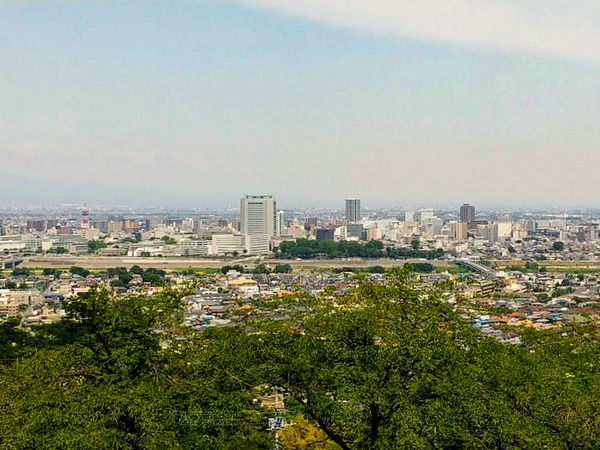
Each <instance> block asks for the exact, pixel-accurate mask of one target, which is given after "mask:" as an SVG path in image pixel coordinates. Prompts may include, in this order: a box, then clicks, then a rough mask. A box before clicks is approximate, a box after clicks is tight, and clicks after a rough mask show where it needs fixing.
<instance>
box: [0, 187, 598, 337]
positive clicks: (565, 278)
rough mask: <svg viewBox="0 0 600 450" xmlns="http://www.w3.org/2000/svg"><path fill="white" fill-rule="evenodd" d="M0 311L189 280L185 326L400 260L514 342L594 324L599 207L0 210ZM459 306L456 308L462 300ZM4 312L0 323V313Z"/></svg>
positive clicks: (42, 318)
mask: <svg viewBox="0 0 600 450" xmlns="http://www.w3.org/2000/svg"><path fill="white" fill-rule="evenodd" d="M0 214H1V216H0V217H1V220H0V318H1V317H10V316H22V317H23V319H24V320H23V325H24V326H28V325H35V324H40V323H51V322H53V321H56V320H59V319H61V318H63V317H64V316H65V311H64V309H63V307H62V306H63V301H64V300H67V299H69V298H72V297H75V296H77V295H78V294H81V293H84V292H88V291H89V290H90V289H92V287H93V286H95V285H101V286H104V287H106V288H108V289H112V290H115V291H118V292H120V293H122V294H125V295H126V294H127V293H135V294H139V293H140V292H142V293H145V294H147V295H148V296H151V295H153V293H155V292H156V291H157V290H159V289H162V288H163V287H164V286H165V285H166V284H169V283H171V284H173V285H178V284H186V283H187V284H188V285H189V283H195V284H194V286H195V287H194V294H193V295H189V296H187V297H186V298H185V299H184V302H185V304H186V305H187V307H186V310H187V313H186V315H185V317H184V319H183V320H184V322H185V324H186V325H188V326H190V327H192V328H193V329H195V330H197V331H203V330H204V329H206V328H207V327H226V326H230V325H231V318H230V314H231V312H232V310H235V309H236V308H244V307H250V306H249V305H250V303H251V302H252V301H253V300H256V299H261V298H262V299H264V298H268V297H277V296H280V297H281V296H283V295H285V294H286V293H290V292H297V291H298V290H300V291H302V292H306V293H309V294H313V295H315V294H317V293H319V292H322V291H323V290H324V289H326V288H331V287H334V288H335V289H336V292H338V293H339V295H342V296H343V295H346V294H348V293H350V292H352V290H353V289H355V288H356V286H357V284H358V282H359V281H358V278H357V277H356V275H358V274H364V275H363V276H364V277H367V278H368V279H370V280H374V281H379V282H382V283H383V282H385V279H386V273H390V272H392V271H394V270H398V269H400V268H403V267H406V270H410V271H411V273H412V276H413V277H415V279H417V280H418V281H419V283H423V284H425V285H428V286H431V287H434V286H437V287H440V288H441V289H443V291H444V296H445V297H444V298H446V299H447V301H448V302H449V303H450V304H455V305H457V307H460V308H462V309H463V310H464V311H465V312H468V313H469V317H470V318H471V320H472V323H473V326H475V327H477V328H480V329H481V330H482V332H483V333H484V334H487V335H491V336H494V337H496V338H497V339H499V340H501V341H503V342H506V343H509V344H518V343H519V341H520V333H519V330H520V329H522V327H531V328H535V329H540V330H544V329H549V328H560V327H561V326H563V325H564V324H566V323H572V322H577V321H583V320H589V318H590V317H591V318H592V320H598V319H599V317H600V306H599V305H600V303H599V291H598V281H599V275H600V261H599V258H600V247H599V242H600V241H599V240H598V228H599V223H600V215H594V213H593V212H557V211H539V212H535V213H532V212H522V211H520V212H497V211H485V212H478V211H476V210H475V207H474V206H471V205H468V204H464V205H462V206H460V207H458V208H456V210H455V211H453V210H439V211H438V210H433V209H420V210H415V211H408V210H391V209H381V210H373V209H370V210H363V209H361V201H360V200H359V199H347V200H346V201H345V211H336V210H328V209H319V210H313V211H310V212H306V211H293V210H281V209H278V205H277V202H276V199H275V198H274V197H273V196H267V195H261V196H245V197H244V198H242V199H241V201H240V207H239V209H234V208H227V209H224V210H220V211H218V210H215V211H191V210H187V211H176V210H172V211H165V210H153V209H141V210H134V209H131V208H101V207H94V208H90V209H88V208H87V207H86V206H84V207H77V206H73V205H72V206H63V207H56V208H44V209H24V210H17V209H6V208H5V209H0ZM465 305H466V306H465ZM0 320H2V319H0Z"/></svg>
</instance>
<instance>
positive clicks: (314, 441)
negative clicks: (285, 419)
mask: <svg viewBox="0 0 600 450" xmlns="http://www.w3.org/2000/svg"><path fill="white" fill-rule="evenodd" d="M279 436H280V442H281V445H282V446H283V448H284V449H286V450H328V449H330V450H331V449H335V448H339V447H338V446H337V445H335V444H334V443H333V442H332V441H331V440H330V439H329V438H328V437H327V433H325V432H324V431H323V430H321V429H320V428H319V427H318V426H316V425H315V424H313V423H311V422H309V421H308V420H306V418H305V417H304V416H302V415H299V416H297V417H296V418H295V419H294V423H293V424H292V425H290V426H287V427H285V428H284V429H283V430H281V431H280V433H279Z"/></svg>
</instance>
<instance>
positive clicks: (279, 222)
mask: <svg viewBox="0 0 600 450" xmlns="http://www.w3.org/2000/svg"><path fill="white" fill-rule="evenodd" d="M275 218H276V220H275V236H283V235H284V232H283V229H284V228H285V219H284V216H283V211H279V212H278V213H277V214H276V216H275Z"/></svg>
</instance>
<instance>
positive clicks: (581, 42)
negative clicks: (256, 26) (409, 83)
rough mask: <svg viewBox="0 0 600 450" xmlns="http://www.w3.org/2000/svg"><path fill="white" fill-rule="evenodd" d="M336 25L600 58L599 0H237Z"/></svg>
mask: <svg viewBox="0 0 600 450" xmlns="http://www.w3.org/2000/svg"><path fill="white" fill-rule="evenodd" d="M232 1H234V2H237V3H243V4H246V5H249V6H251V7H258V8H263V9H270V10H274V11H279V12H282V13H285V14H290V15H294V16H300V17H304V18H308V19H311V20H314V21H318V22H322V23H326V24H329V25H333V26H336V27H344V28H350V29H358V30H366V31H369V32H374V33H379V34H385V35H393V36H397V37H403V38H404V37H412V38H418V39H425V40H431V41H435V42H443V43H452V44H459V45H466V46H474V47H483V48H496V49H504V50H511V51H525V52H533V53H539V54H545V55H556V56H561V57H566V58H572V59H579V60H584V61H590V62H594V63H600V26H599V25H598V24H600V1H598V0H412V1H406V0H232Z"/></svg>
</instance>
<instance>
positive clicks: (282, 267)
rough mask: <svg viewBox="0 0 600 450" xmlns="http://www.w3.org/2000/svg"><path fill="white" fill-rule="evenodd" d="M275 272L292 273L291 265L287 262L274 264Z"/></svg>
mask: <svg viewBox="0 0 600 450" xmlns="http://www.w3.org/2000/svg"><path fill="white" fill-rule="evenodd" d="M274 272H275V273H292V266H290V265H289V264H277V265H276V266H275V270H274Z"/></svg>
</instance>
